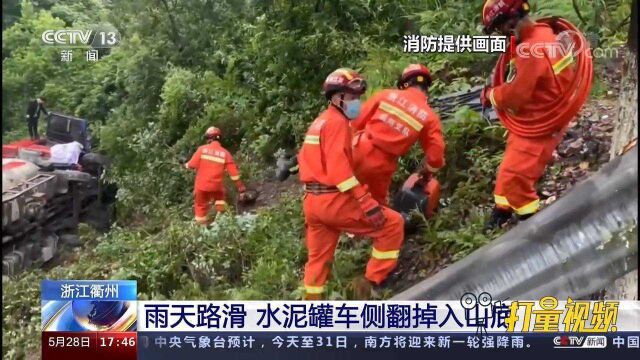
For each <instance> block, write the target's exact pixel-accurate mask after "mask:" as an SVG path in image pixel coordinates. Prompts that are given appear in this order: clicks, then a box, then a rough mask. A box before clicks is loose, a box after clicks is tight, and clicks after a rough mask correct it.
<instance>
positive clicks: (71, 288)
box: [40, 280, 138, 301]
mask: <svg viewBox="0 0 640 360" xmlns="http://www.w3.org/2000/svg"><path fill="white" fill-rule="evenodd" d="M114 289H117V290H114ZM40 290H41V297H40V298H41V300H67V301H68V300H137V296H138V286H137V282H136V281H135V280H43V281H42V283H41V284H40ZM63 295H64V296H63Z"/></svg>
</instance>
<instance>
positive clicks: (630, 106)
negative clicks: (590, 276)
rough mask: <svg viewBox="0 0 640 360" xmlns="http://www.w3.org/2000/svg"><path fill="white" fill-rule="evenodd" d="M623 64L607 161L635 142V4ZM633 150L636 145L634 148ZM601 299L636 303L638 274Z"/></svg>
mask: <svg viewBox="0 0 640 360" xmlns="http://www.w3.org/2000/svg"><path fill="white" fill-rule="evenodd" d="M625 51H626V54H625V55H626V61H625V62H626V64H625V70H624V73H623V77H622V81H621V83H620V86H621V87H620V97H619V106H620V112H619V115H618V118H617V119H616V123H615V129H614V132H613V138H612V143H611V158H614V157H616V156H618V155H620V154H622V153H623V152H625V151H626V150H628V149H629V148H630V147H632V146H633V145H634V141H637V139H638V1H637V0H634V2H633V5H632V10H631V26H630V27H629V40H628V43H627V48H626V49H625ZM635 146H637V145H635ZM605 299H620V300H638V271H637V270H636V271H632V272H630V273H628V274H627V275H625V276H623V277H621V278H620V279H618V280H616V281H615V282H614V283H613V284H611V286H609V287H608V288H607V289H606V290H605Z"/></svg>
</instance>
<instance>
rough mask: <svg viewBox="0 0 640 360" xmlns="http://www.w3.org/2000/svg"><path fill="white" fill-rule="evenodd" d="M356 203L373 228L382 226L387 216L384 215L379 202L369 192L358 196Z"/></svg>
mask: <svg viewBox="0 0 640 360" xmlns="http://www.w3.org/2000/svg"><path fill="white" fill-rule="evenodd" d="M358 203H359V204H360V209H362V212H363V213H364V217H365V218H366V220H367V222H368V223H369V224H371V225H373V227H374V228H375V229H380V228H382V226H383V225H384V223H385V221H387V218H386V217H385V216H384V213H383V212H382V207H381V206H380V204H378V202H377V201H375V200H374V199H373V197H371V193H369V192H368V193H366V194H364V195H363V196H362V197H360V198H359V199H358Z"/></svg>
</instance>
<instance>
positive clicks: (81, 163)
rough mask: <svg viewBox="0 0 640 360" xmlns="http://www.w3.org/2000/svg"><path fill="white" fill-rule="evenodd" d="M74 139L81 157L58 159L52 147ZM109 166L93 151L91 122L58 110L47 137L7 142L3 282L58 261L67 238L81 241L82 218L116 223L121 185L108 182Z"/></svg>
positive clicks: (103, 226) (102, 226)
mask: <svg viewBox="0 0 640 360" xmlns="http://www.w3.org/2000/svg"><path fill="white" fill-rule="evenodd" d="M71 143H73V144H74V145H76V146H77V148H78V149H81V150H80V153H79V156H77V159H75V160H70V161H67V162H63V163H60V162H54V161H57V160H59V157H52V148H54V146H56V145H62V146H64V144H71ZM59 148H60V147H58V149H59ZM56 151H57V150H56ZM107 167H108V161H107V159H106V158H105V157H103V156H101V155H99V154H96V153H92V152H91V137H90V133H89V128H88V122H87V120H85V119H79V118H74V117H71V116H65V115H61V114H56V113H52V114H51V115H50V116H49V117H48V118H47V132H46V138H45V139H42V140H19V141H16V142H13V143H10V144H3V145H2V228H3V232H2V277H3V280H5V279H7V278H9V277H11V276H13V275H16V274H18V273H20V272H22V271H23V270H25V269H28V268H31V267H36V266H40V265H42V264H44V263H46V262H48V261H50V260H51V259H53V258H54V257H55V255H56V254H57V253H58V252H59V248H60V247H61V242H62V240H67V241H69V242H71V243H73V242H75V241H77V235H76V233H77V229H78V224H79V223H81V222H84V223H87V224H89V225H91V226H93V227H94V228H96V229H97V230H99V231H105V230H107V229H108V228H109V227H110V225H111V222H112V220H113V217H114V215H115V192H116V189H115V187H114V185H111V184H107V183H105V182H104V175H105V171H106V170H107Z"/></svg>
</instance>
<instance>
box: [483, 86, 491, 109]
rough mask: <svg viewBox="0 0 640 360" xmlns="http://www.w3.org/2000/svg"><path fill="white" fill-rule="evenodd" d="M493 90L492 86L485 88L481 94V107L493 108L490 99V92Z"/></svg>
mask: <svg viewBox="0 0 640 360" xmlns="http://www.w3.org/2000/svg"><path fill="white" fill-rule="evenodd" d="M490 90H491V87H490V86H485V87H484V88H483V89H482V92H480V105H482V106H483V107H492V106H493V104H491V99H489V91H490Z"/></svg>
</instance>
